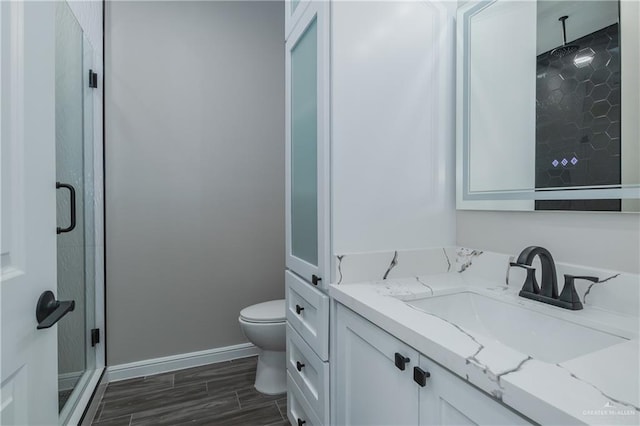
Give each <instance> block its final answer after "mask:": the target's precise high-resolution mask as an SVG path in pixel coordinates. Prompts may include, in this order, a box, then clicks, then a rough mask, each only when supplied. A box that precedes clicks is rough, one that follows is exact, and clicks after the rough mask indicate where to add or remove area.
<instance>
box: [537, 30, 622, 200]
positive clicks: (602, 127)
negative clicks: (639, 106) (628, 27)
mask: <svg viewBox="0 0 640 426" xmlns="http://www.w3.org/2000/svg"><path fill="white" fill-rule="evenodd" d="M570 44H577V45H578V46H579V50H578V52H577V53H575V54H571V55H567V56H565V57H563V58H557V57H553V56H551V55H550V52H546V53H543V54H541V55H539V56H538V66H537V82H536V188H548V187H566V186H585V185H615V184H620V169H621V161H620V49H619V46H618V24H614V25H611V26H609V27H607V28H603V29H601V30H599V31H596V32H594V33H592V34H589V35H587V36H585V37H582V38H580V39H578V40H575V41H574V42H572V43H570ZM586 56H593V59H592V60H591V62H585V63H582V64H580V63H578V64H576V63H574V59H575V58H576V57H578V58H580V57H586ZM536 210H613V211H619V210H620V200H575V201H572V200H567V201H563V200H559V201H536Z"/></svg>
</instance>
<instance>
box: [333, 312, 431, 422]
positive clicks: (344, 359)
mask: <svg viewBox="0 0 640 426" xmlns="http://www.w3.org/2000/svg"><path fill="white" fill-rule="evenodd" d="M336 324H337V327H336V328H337V345H336V351H335V354H336V357H335V359H334V360H333V368H335V369H336V371H335V374H334V375H333V376H332V377H333V378H334V380H336V383H335V387H334V389H335V392H336V395H335V398H334V399H333V400H334V401H335V408H332V409H335V410H336V417H335V418H336V422H337V424H338V425H416V424H418V408H419V392H420V387H419V386H417V385H416V383H414V381H413V380H412V374H413V366H415V365H416V363H417V362H418V353H417V352H416V351H415V350H414V349H412V348H410V347H409V346H407V345H405V344H404V343H402V342H401V341H399V340H398V339H396V338H394V337H393V336H391V335H390V334H387V333H386V332H384V331H382V330H381V329H380V328H378V327H376V326H375V325H373V324H372V323H370V322H369V321H367V320H365V319H364V318H362V317H360V316H359V315H356V314H355V313H353V312H352V311H350V310H349V309H347V308H345V307H344V306H342V305H338V307H337V318H336ZM396 354H398V355H399V356H401V357H405V358H406V359H408V360H406V365H405V366H404V370H401V369H400V368H399V367H398V366H396V364H395V357H396Z"/></svg>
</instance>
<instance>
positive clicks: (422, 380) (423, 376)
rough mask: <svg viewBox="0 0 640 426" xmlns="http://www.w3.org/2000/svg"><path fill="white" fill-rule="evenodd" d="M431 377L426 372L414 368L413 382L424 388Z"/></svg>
mask: <svg viewBox="0 0 640 426" xmlns="http://www.w3.org/2000/svg"><path fill="white" fill-rule="evenodd" d="M429 377H431V373H429V372H428V371H424V370H423V369H422V368H420V367H413V381H414V382H416V383H417V384H419V385H420V386H422V387H425V385H426V384H427V379H428V378H429Z"/></svg>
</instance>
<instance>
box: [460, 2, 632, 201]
mask: <svg viewBox="0 0 640 426" xmlns="http://www.w3.org/2000/svg"><path fill="white" fill-rule="evenodd" d="M497 1H509V0H476V1H470V2H469V3H466V4H464V5H463V6H460V7H459V8H458V11H457V22H456V45H457V46H456V50H457V51H456V59H457V62H456V63H457V69H456V208H457V209H458V210H525V211H537V210H534V209H533V208H532V206H533V202H534V200H585V199H611V198H615V199H622V200H630V199H632V200H637V199H640V183H639V184H633V185H626V186H625V187H624V188H620V186H619V185H615V186H612V185H603V186H597V187H590V189H586V188H589V187H572V188H574V189H579V191H576V190H570V189H564V190H560V189H555V188H545V189H542V188H538V189H536V188H531V189H527V190H513V191H509V190H507V191H482V192H480V191H477V192H476V191H474V192H472V191H470V190H469V179H470V177H469V156H468V152H469V126H468V123H469V114H470V111H469V105H470V100H469V97H470V91H469V90H468V88H469V84H470V83H469V81H470V72H471V71H470V63H469V60H470V57H469V54H468V53H469V52H468V49H469V45H470V37H471V34H470V31H469V28H470V24H471V18H472V17H473V16H474V15H476V14H477V13H479V12H481V11H482V10H484V9H485V8H487V7H489V6H490V5H492V4H493V3H495V2H497ZM531 1H535V0H531ZM619 1H620V20H619V23H620V45H622V44H623V43H624V48H623V49H624V51H625V52H634V51H635V52H636V54H637V56H635V55H633V54H631V55H630V54H626V55H624V57H621V68H622V70H623V71H622V73H621V74H622V75H621V79H622V80H621V81H622V86H624V87H625V90H624V91H622V103H621V111H622V112H621V114H622V115H621V125H622V128H621V131H622V132H621V136H622V138H624V139H630V140H636V141H638V144H640V123H639V122H640V120H639V119H638V117H640V83H639V81H638V78H637V76H638V75H640V66H639V64H638V62H640V61H639V59H640V41H639V40H640V28H639V27H640V24H639V22H640V4H639V3H638V2H635V1H625V0H619ZM634 56H635V58H634ZM634 59H635V60H634ZM639 160H640V159H639ZM638 167H639V168H640V161H639V164H638ZM526 200H529V203H526Z"/></svg>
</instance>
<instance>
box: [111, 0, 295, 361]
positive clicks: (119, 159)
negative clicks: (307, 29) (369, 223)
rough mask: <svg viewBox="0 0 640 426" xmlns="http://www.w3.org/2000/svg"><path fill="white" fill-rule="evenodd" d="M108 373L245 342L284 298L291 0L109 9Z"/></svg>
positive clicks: (113, 6) (134, 4)
mask: <svg viewBox="0 0 640 426" xmlns="http://www.w3.org/2000/svg"><path fill="white" fill-rule="evenodd" d="M106 19H107V21H106V52H105V54H106V67H107V69H106V76H107V81H106V82H105V89H106V205H107V215H106V228H107V239H106V248H107V337H108V355H107V360H108V364H109V365H116V364H121V363H127V362H132V361H137V360H143V359H149V358H155V357H161V356H167V355H172V354H180V353H186V352H192V351H198V350H204V349H209V348H217V347H224V346H228V345H233V344H238V343H241V342H244V341H246V340H245V338H244V336H243V335H242V332H241V330H240V328H239V326H238V321H237V318H238V314H239V311H240V310H241V309H242V308H243V307H245V306H248V305H251V304H254V303H258V302H261V301H266V300H269V299H276V298H283V297H284V277H283V271H284V235H285V232H284V171H285V167H284V125H283V123H284V10H283V3H282V2H262V1H260V2H244V1H243V2H237V1H236V2H219V1H215V2H189V1H182V2H108V3H107V16H106Z"/></svg>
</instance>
